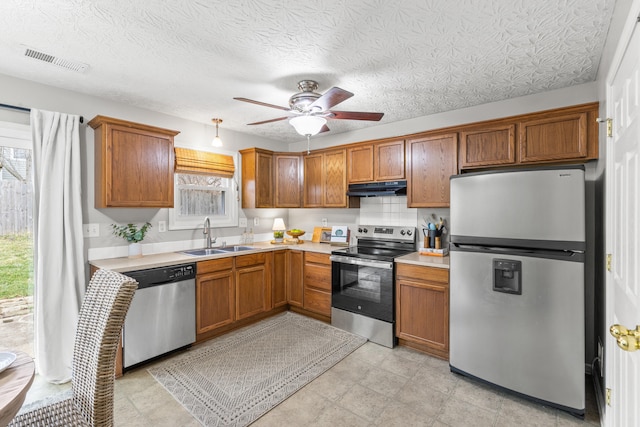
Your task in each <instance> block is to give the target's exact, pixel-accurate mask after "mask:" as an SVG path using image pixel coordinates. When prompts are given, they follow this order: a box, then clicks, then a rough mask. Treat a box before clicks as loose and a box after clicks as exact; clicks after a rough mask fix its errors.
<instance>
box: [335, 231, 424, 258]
mask: <svg viewBox="0 0 640 427" xmlns="http://www.w3.org/2000/svg"><path fill="white" fill-rule="evenodd" d="M415 230H416V229H415V227H404V226H400V227H393V226H375V225H359V226H358V228H357V231H356V233H355V236H356V238H357V239H358V244H357V245H356V246H350V247H348V248H345V249H337V250H334V251H332V252H331V254H332V255H342V256H350V257H357V258H363V259H375V260H382V261H393V259H394V258H396V257H399V256H402V255H406V254H408V253H411V252H414V251H415Z"/></svg>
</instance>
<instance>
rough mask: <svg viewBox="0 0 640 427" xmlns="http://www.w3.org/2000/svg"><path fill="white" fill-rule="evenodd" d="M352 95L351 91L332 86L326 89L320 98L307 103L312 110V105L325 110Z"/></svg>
mask: <svg viewBox="0 0 640 427" xmlns="http://www.w3.org/2000/svg"><path fill="white" fill-rule="evenodd" d="M352 96H353V94H352V93H351V92H349V91H346V90H344V89H340V88H339V87H335V86H334V87H332V88H331V89H329V90H328V91H326V92H325V93H324V94H323V95H322V96H321V97H320V98H318V99H316V100H315V101H314V102H313V104H311V105H309V110H310V111H312V110H313V108H314V107H319V108H321V109H322V111H327V110H328V109H329V108H331V107H333V106H334V105H338V104H340V103H341V102H342V101H345V100H347V99H349V98H351V97H352Z"/></svg>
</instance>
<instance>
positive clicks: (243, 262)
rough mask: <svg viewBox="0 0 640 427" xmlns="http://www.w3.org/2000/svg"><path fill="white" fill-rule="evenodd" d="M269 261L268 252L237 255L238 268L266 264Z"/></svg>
mask: <svg viewBox="0 0 640 427" xmlns="http://www.w3.org/2000/svg"><path fill="white" fill-rule="evenodd" d="M266 261H267V254H266V253H265V252H260V253H257V254H248V255H240V256H237V257H236V268H241V267H247V266H250V265H256V264H264V263H265V262H266Z"/></svg>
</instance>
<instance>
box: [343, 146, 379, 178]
mask: <svg viewBox="0 0 640 427" xmlns="http://www.w3.org/2000/svg"><path fill="white" fill-rule="evenodd" d="M373 150H374V148H373V144H367V145H359V146H356V147H350V148H347V178H348V180H349V184H352V183H356V182H370V181H373V168H374V166H373Z"/></svg>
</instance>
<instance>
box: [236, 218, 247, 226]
mask: <svg viewBox="0 0 640 427" xmlns="http://www.w3.org/2000/svg"><path fill="white" fill-rule="evenodd" d="M246 226H247V218H240V220H239V221H238V227H246Z"/></svg>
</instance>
